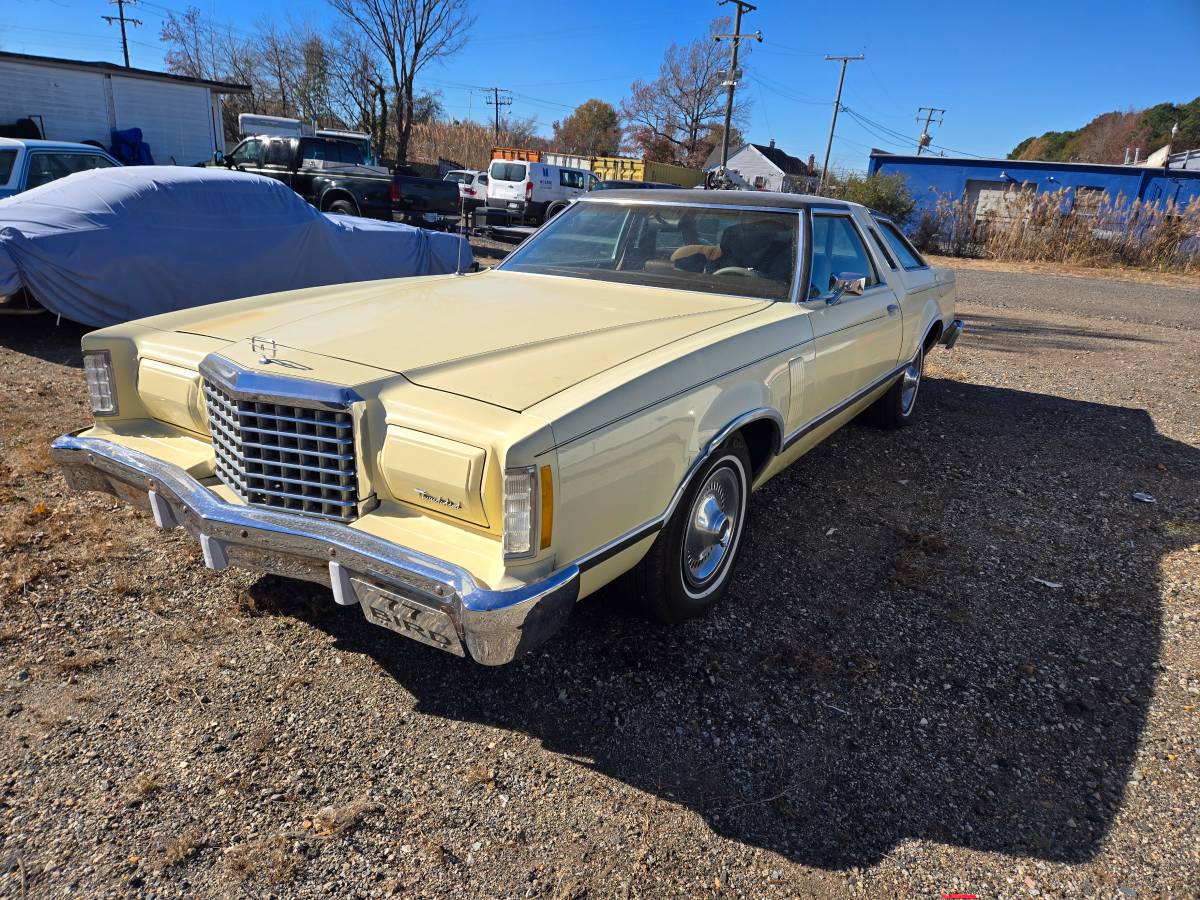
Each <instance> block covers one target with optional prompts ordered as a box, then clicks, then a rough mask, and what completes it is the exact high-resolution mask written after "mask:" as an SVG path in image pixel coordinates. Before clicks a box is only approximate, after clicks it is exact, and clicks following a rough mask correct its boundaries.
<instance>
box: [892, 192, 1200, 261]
mask: <svg viewBox="0 0 1200 900" xmlns="http://www.w3.org/2000/svg"><path fill="white" fill-rule="evenodd" d="M913 231H914V234H913V240H914V242H915V243H916V244H917V246H918V247H920V248H921V249H923V250H924V249H928V250H935V249H936V250H937V251H939V252H941V253H945V254H947V255H950V256H958V257H964V256H965V257H984V258H987V259H991V260H999V261H1010V262H1011V261H1027V260H1036V261H1041V262H1056V263H1066V264H1071V265H1077V266H1090V267H1099V268H1110V267H1118V268H1126V267H1133V268H1140V269H1149V270H1153V271H1158V272H1178V273H1190V274H1196V273H1200V250H1198V249H1197V241H1198V239H1200V203H1192V204H1189V205H1187V206H1184V207H1179V206H1176V205H1175V203H1174V202H1173V201H1171V202H1168V203H1167V204H1166V205H1165V206H1162V207H1159V206H1157V205H1156V204H1153V203H1143V202H1142V201H1140V200H1135V201H1133V202H1132V203H1127V202H1126V198H1125V197H1124V196H1123V195H1118V196H1116V197H1110V196H1109V195H1108V194H1107V193H1104V194H1100V195H1098V196H1096V197H1091V198H1077V197H1075V196H1074V194H1073V192H1070V191H1067V190H1066V189H1065V188H1064V189H1061V190H1058V191H1051V192H1046V193H1037V194H1035V193H1028V194H1022V195H1019V196H1018V195H1014V196H1013V199H1012V200H1011V202H1010V204H1009V206H1008V208H1007V210H1006V211H1005V215H1003V216H1000V215H996V214H989V215H987V216H986V217H984V218H983V219H982V220H979V221H976V217H975V208H974V207H973V206H972V205H971V204H970V203H968V201H967V199H966V198H965V197H960V198H958V199H954V198H952V197H951V196H950V195H942V196H941V197H939V198H938V200H937V202H936V203H935V204H934V206H933V208H932V209H927V210H925V211H923V212H922V213H921V215H920V216H919V217H918V218H917V221H916V224H915V225H914V228H913Z"/></svg>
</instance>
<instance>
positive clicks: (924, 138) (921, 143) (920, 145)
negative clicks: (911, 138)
mask: <svg viewBox="0 0 1200 900" xmlns="http://www.w3.org/2000/svg"><path fill="white" fill-rule="evenodd" d="M921 113H925V127H924V129H922V131H921V136H920V137H919V138H917V156H920V155H921V151H922V150H924V149H925V148H926V147H928V146H929V144H930V143H931V142H932V141H933V137H932V136H931V135H930V134H929V126H930V124H934V125H941V124H942V118H943V116H945V115H946V111H945V110H944V109H938V108H937V107H936V106H922V107H920V108H919V109H918V110H917V121H918V122H920V121H921ZM934 114H938V119H937V121H936V122H934V121H933V117H934Z"/></svg>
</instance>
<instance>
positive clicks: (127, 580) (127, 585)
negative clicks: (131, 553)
mask: <svg viewBox="0 0 1200 900" xmlns="http://www.w3.org/2000/svg"><path fill="white" fill-rule="evenodd" d="M112 589H113V593H114V594H116V595H117V596H118V597H132V596H134V595H135V594H137V593H138V583H137V579H136V578H134V577H133V576H132V575H130V574H129V573H128V572H126V571H125V570H124V569H122V570H121V571H119V572H117V574H116V575H114V576H113V580H112Z"/></svg>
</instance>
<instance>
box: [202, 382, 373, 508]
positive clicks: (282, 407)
mask: <svg viewBox="0 0 1200 900" xmlns="http://www.w3.org/2000/svg"><path fill="white" fill-rule="evenodd" d="M204 399H205V401H206V403H207V404H208V423H209V427H210V428H211V430H212V438H213V450H214V452H215V454H216V472H217V477H218V478H219V479H220V480H221V481H222V482H223V483H224V484H226V485H227V486H228V487H229V488H230V489H231V490H233V491H234V492H235V493H236V494H237V495H238V496H239V497H241V498H242V499H243V500H245V501H246V502H247V503H250V504H253V505H254V506H267V507H271V508H272V509H282V510H287V511H289V512H296V513H304V514H306V515H312V516H323V517H325V518H327V519H337V520H339V521H342V522H348V521H350V520H351V519H353V518H355V517H356V515H357V513H358V475H357V470H356V467H355V459H354V423H353V420H352V419H351V417H350V413H349V412H348V411H346V410H330V409H316V408H310V407H306V406H295V405H290V404H279V403H272V402H262V401H257V400H253V399H242V398H238V397H234V396H232V395H230V394H228V393H226V392H225V391H224V390H223V389H222V388H220V387H218V386H217V385H215V384H213V383H212V382H210V381H208V380H205V382H204Z"/></svg>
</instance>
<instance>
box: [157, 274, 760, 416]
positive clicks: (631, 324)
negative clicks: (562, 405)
mask: <svg viewBox="0 0 1200 900" xmlns="http://www.w3.org/2000/svg"><path fill="white" fill-rule="evenodd" d="M350 287H351V286H344V287H341V288H339V289H337V290H336V291H335V292H333V293H334V295H335V296H330V297H328V298H327V301H326V302H324V303H322V302H321V301H320V298H319V296H313V294H312V293H311V292H305V293H306V296H305V297H304V299H303V300H300V301H297V302H289V301H287V300H281V301H280V302H278V303H277V304H273V305H271V304H268V305H266V306H260V307H254V308H253V309H245V308H239V309H238V310H237V311H235V312H231V313H230V314H229V315H224V316H212V315H211V314H210V315H209V316H208V317H206V318H199V317H197V319H195V320H193V321H191V322H189V323H188V324H187V326H186V327H185V328H180V329H178V330H186V331H188V332H191V333H196V334H204V335H207V336H210V337H215V338H221V339H225V340H229V341H247V340H249V339H250V338H251V337H256V338H261V339H265V340H268V341H274V342H275V343H276V346H277V347H278V353H279V355H280V356H281V357H284V356H285V351H286V349H287V348H291V349H294V350H298V351H304V352H306V353H312V354H318V355H320V356H326V357H331V358H335V359H341V360H346V361H350V362H354V363H360V364H364V365H367V366H371V367H373V368H376V369H384V370H387V371H390V372H396V373H399V374H402V375H404V377H405V378H407V379H408V380H410V381H412V382H414V383H416V384H419V385H422V386H424V387H430V388H435V389H438V390H443V391H449V392H451V393H455V394H461V395H463V396H467V397H472V398H474V399H477V400H482V401H484V402H487V403H492V404H494V405H496V406H502V407H505V408H507V409H512V410H517V411H520V410H524V409H526V408H528V407H530V406H532V405H534V404H535V403H538V402H539V401H541V400H544V399H546V398H547V397H549V396H551V395H553V394H556V393H558V392H559V391H562V390H565V389H566V388H569V387H571V386H572V385H574V384H578V383H579V382H580V381H583V380H584V379H587V378H589V377H591V376H593V375H596V374H598V373H599V372H603V371H604V370H606V369H610V368H612V367H613V366H616V365H619V364H621V363H623V362H626V361H627V360H630V359H632V358H634V357H636V356H639V355H641V354H643V353H648V352H649V351H651V350H654V349H657V348H659V347H661V346H663V345H665V344H668V343H671V342H672V341H677V340H680V339H682V338H685V337H688V336H690V335H693V334H696V333H697V332H700V331H703V330H705V329H708V328H713V327H715V326H717V325H720V324H722V323H724V322H728V321H730V320H732V319H735V318H738V317H739V316H743V315H748V314H750V313H753V312H755V311H757V310H760V309H763V308H765V307H766V306H767V304H765V303H764V302H762V301H759V300H751V299H746V298H738V297H730V296H726V295H714V294H701V293H691V292H684V291H667V290H659V289H654V288H646V287H638V286H630V285H621V284H613V283H610V282H603V281H589V280H586V279H576V278H558V277H552V276H544V275H526V274H518V273H509V272H485V273H481V274H478V275H471V276H464V277H457V276H449V277H435V278H420V279H405V280H403V281H389V282H375V283H371V284H364V285H360V286H358V289H357V290H352V289H350Z"/></svg>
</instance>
